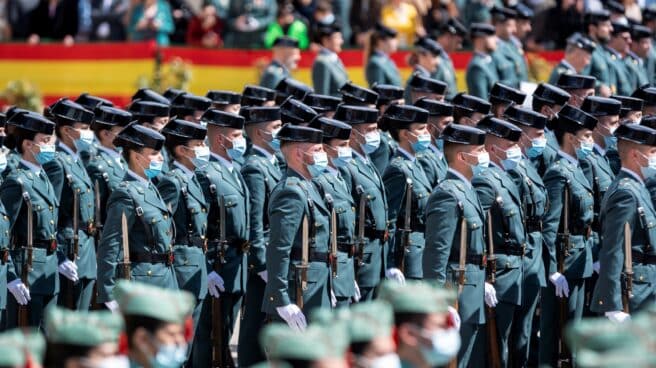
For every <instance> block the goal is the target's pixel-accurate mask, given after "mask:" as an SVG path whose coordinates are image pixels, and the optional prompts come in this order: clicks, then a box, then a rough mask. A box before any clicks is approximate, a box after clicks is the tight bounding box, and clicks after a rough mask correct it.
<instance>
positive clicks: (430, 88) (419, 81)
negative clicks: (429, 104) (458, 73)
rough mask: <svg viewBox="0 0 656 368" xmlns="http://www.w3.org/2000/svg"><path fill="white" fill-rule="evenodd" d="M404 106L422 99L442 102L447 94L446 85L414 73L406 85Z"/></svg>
mask: <svg viewBox="0 0 656 368" xmlns="http://www.w3.org/2000/svg"><path fill="white" fill-rule="evenodd" d="M405 88H406V92H405V96H406V100H405V103H406V104H409V105H411V104H414V103H415V102H417V100H419V99H420V98H422V97H427V98H430V99H433V100H438V101H443V100H444V95H446V93H447V84H446V83H444V82H442V81H438V80H437V79H433V78H430V77H428V76H423V75H421V74H418V73H415V74H413V75H412V76H411V77H410V79H408V83H407V85H406V87H405Z"/></svg>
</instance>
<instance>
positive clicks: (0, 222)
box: [0, 202, 16, 310]
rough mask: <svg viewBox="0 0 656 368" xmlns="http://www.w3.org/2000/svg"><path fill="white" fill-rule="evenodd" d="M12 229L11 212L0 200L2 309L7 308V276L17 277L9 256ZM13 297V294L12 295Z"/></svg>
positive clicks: (0, 296) (0, 295)
mask: <svg viewBox="0 0 656 368" xmlns="http://www.w3.org/2000/svg"><path fill="white" fill-rule="evenodd" d="M10 230H11V222H9V214H8V213H7V210H5V206H4V205H3V204H2V202H0V290H3V292H1V293H0V310H4V309H5V308H7V296H8V294H9V293H8V292H7V278H8V277H9V275H12V277H14V278H15V277H16V276H15V275H16V269H15V268H14V262H13V260H12V258H11V257H10V256H9V249H10V247H11V244H10V242H9V237H10V235H9V232H10ZM12 298H13V296H12Z"/></svg>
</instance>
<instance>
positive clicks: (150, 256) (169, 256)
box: [130, 252, 175, 266]
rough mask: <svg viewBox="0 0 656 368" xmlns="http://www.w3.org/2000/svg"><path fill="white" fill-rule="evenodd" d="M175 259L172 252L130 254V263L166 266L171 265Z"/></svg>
mask: <svg viewBox="0 0 656 368" xmlns="http://www.w3.org/2000/svg"><path fill="white" fill-rule="evenodd" d="M174 260H175V257H174V256H173V253H172V252H169V253H132V252H130V262H141V263H165V264H166V265H167V266H170V265H172V264H173V261H174Z"/></svg>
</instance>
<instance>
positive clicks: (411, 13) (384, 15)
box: [380, 0, 426, 48]
mask: <svg viewBox="0 0 656 368" xmlns="http://www.w3.org/2000/svg"><path fill="white" fill-rule="evenodd" d="M380 21H381V23H382V24H384V25H385V26H387V27H390V28H392V29H394V30H396V31H397V32H398V33H399V47H401V48H407V47H409V46H411V45H412V44H413V43H414V42H415V35H419V36H424V35H425V34H426V32H425V31H424V27H423V25H422V23H421V18H420V17H419V13H418V12H417V9H416V8H415V7H414V6H413V5H410V4H408V3H406V2H405V1H403V0H388V1H387V4H385V5H384V6H383V9H382V10H381V13H380Z"/></svg>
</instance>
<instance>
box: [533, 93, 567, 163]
mask: <svg viewBox="0 0 656 368" xmlns="http://www.w3.org/2000/svg"><path fill="white" fill-rule="evenodd" d="M570 97H571V95H570V94H569V93H567V92H565V91H564V90H562V89H560V88H558V87H556V86H554V85H551V84H549V83H540V84H538V87H537V88H536V89H535V91H534V92H533V96H532V101H531V107H532V108H533V111H535V112H537V113H540V114H542V115H544V116H546V117H547V119H548V120H547V125H545V127H544V135H545V137H546V139H547V145H546V146H545V148H544V149H543V150H542V154H539V155H535V156H533V157H532V155H530V154H529V159H531V161H532V162H533V165H535V167H536V168H537V170H538V173H540V176H542V175H544V173H545V171H547V168H549V166H551V164H552V163H553V162H554V161H555V160H556V153H557V152H558V149H559V148H558V142H557V141H556V135H555V134H554V132H553V127H550V126H549V122H550V121H553V120H554V119H555V118H556V116H557V114H558V112H559V111H560V109H561V108H562V107H563V105H565V104H566V103H567V101H568V100H569V99H570ZM538 150H539V148H538Z"/></svg>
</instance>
